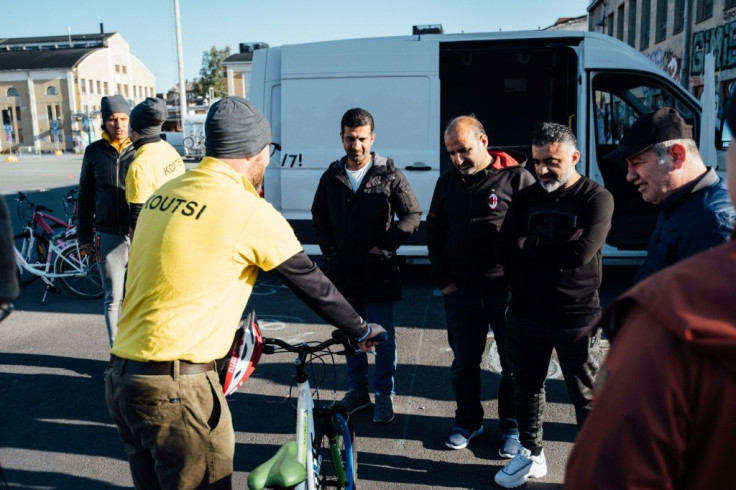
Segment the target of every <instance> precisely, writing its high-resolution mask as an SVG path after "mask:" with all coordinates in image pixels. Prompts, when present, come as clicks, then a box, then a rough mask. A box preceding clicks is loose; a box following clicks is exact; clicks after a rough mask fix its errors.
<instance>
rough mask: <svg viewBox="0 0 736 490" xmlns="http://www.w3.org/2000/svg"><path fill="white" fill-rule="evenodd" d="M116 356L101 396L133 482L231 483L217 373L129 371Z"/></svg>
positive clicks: (151, 485)
mask: <svg viewBox="0 0 736 490" xmlns="http://www.w3.org/2000/svg"><path fill="white" fill-rule="evenodd" d="M119 361H122V359H114V360H113V361H111V362H110V365H108V368H107V370H106V372H105V398H106V401H107V407H108V410H109V411H110V414H111V415H112V418H113V419H114V421H115V423H116V424H117V426H118V431H119V432H120V436H121V437H122V439H123V442H124V443H125V452H126V454H127V457H128V462H129V463H130V470H131V473H132V476H133V482H134V484H135V487H136V488H138V489H146V490H149V489H159V488H160V489H229V488H231V479H232V473H233V456H234V454H235V432H234V430H233V424H232V419H231V416H230V409H229V408H228V406H227V402H226V401H225V397H224V396H223V394H222V387H221V386H220V382H219V380H218V377H217V373H216V372H215V371H214V370H212V371H207V372H200V373H195V374H179V373H178V369H177V370H176V371H177V372H176V373H172V375H144V374H132V373H128V372H125V370H124V365H123V364H122V363H121V362H119ZM175 362H177V363H178V361H175Z"/></svg>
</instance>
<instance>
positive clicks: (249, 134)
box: [204, 97, 271, 158]
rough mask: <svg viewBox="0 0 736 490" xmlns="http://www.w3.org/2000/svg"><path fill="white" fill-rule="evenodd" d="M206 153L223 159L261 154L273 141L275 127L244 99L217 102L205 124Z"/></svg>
mask: <svg viewBox="0 0 736 490" xmlns="http://www.w3.org/2000/svg"><path fill="white" fill-rule="evenodd" d="M204 134H205V149H206V151H205V154H206V155H207V156H212V157H221V158H245V157H252V156H255V155H258V153H260V152H261V150H263V148H264V147H265V146H266V145H267V144H269V143H270V142H271V126H270V125H269V124H268V121H267V120H266V117H265V116H264V115H263V113H262V112H261V111H260V109H258V107H256V106H255V104H253V103H252V102H250V101H249V100H246V99H244V98H243V97H225V98H224V99H220V100H218V101H217V102H215V103H214V104H213V105H212V107H210V110H209V112H208V113H207V120H206V121H205V123H204Z"/></svg>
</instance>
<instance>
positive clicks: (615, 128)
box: [591, 73, 699, 250]
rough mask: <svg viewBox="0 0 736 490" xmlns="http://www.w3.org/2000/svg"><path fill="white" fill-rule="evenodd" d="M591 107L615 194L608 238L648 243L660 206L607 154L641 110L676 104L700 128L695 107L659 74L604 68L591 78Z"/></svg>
mask: <svg viewBox="0 0 736 490" xmlns="http://www.w3.org/2000/svg"><path fill="white" fill-rule="evenodd" d="M591 93H592V95H593V97H592V100H591V105H592V108H591V109H592V110H591V114H592V117H593V119H594V122H595V131H594V132H593V133H594V134H593V137H594V139H595V152H594V155H592V156H594V157H595V160H596V161H597V163H598V170H599V171H600V175H601V177H602V179H603V185H605V187H606V189H608V191H609V192H611V194H613V199H614V206H615V207H614V213H613V220H612V223H611V231H610V233H609V234H608V240H607V242H608V243H609V244H610V245H613V246H615V247H618V248H619V249H620V250H636V249H642V248H646V245H647V242H648V240H649V235H650V234H651V232H652V229H653V228H654V224H655V222H656V219H657V214H658V212H659V209H658V208H657V207H656V206H654V205H653V204H650V203H646V202H644V200H643V199H642V198H641V195H640V194H639V191H638V190H637V189H636V187H634V185H633V184H631V183H629V182H627V181H626V173H627V169H626V166H625V165H623V164H621V163H617V162H611V161H607V160H605V159H604V158H603V157H604V155H606V154H607V153H609V152H610V151H612V150H614V149H615V148H616V147H617V146H618V145H619V144H620V143H621V139H622V138H623V136H624V134H625V132H626V130H627V129H628V128H629V127H630V126H631V125H632V124H633V123H634V121H636V120H637V119H638V118H639V117H641V116H642V115H644V114H646V113H648V112H651V111H653V110H656V109H658V108H660V107H674V108H675V109H677V110H678V111H679V112H680V114H682V116H683V118H685V120H686V121H687V122H688V123H689V124H692V125H693V134H694V135H696V138H697V134H698V125H699V121H698V120H697V119H696V117H695V113H696V112H695V108H693V107H691V106H690V105H688V103H687V102H686V101H685V100H681V99H680V98H679V96H678V95H676V93H675V92H674V91H673V90H671V89H670V88H669V87H667V86H666V85H664V84H663V83H662V81H661V80H654V79H652V78H649V77H645V76H637V75H635V74H631V73H600V74H597V75H594V76H593V78H592V92H591Z"/></svg>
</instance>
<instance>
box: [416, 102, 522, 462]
mask: <svg viewBox="0 0 736 490" xmlns="http://www.w3.org/2000/svg"><path fill="white" fill-rule="evenodd" d="M445 145H446V147H447V151H448V153H449V154H450V159H451V160H452V164H453V167H454V168H452V169H451V170H450V171H449V172H446V173H445V174H443V175H442V176H441V177H440V178H439V180H438V181H437V185H436V187H435V190H434V195H433V197H432V204H431V205H430V208H429V213H428V215H427V233H428V247H429V259H430V261H431V262H432V274H433V277H434V281H435V283H436V285H437V287H439V288H440V289H441V290H442V294H443V296H444V300H445V312H446V316H447V339H448V341H449V344H450V348H451V349H452V352H453V355H454V359H453V361H452V368H451V379H452V388H453V391H454V393H455V401H456V402H457V410H456V412H455V426H454V428H453V429H452V430H451V432H450V435H449V437H448V439H447V441H446V442H445V445H446V446H447V447H449V448H451V449H462V448H465V447H466V446H467V445H468V443H469V442H470V440H471V439H472V438H474V437H476V436H478V435H480V434H482V433H483V406H482V405H481V402H480V390H481V387H480V365H481V360H482V357H483V351H484V349H485V346H486V337H487V336H488V329H489V327H491V328H492V329H493V333H494V337H495V340H496V346H497V348H498V353H499V357H500V358H501V368H502V380H501V386H500V388H499V394H498V411H499V419H500V429H501V432H502V435H503V439H502V441H501V447H500V448H499V454H500V455H501V456H503V457H507V458H511V457H513V455H514V454H515V453H516V449H517V448H518V446H519V430H518V428H517V424H516V411H515V409H514V380H513V367H512V365H511V362H510V360H509V355H508V351H507V347H506V320H505V316H504V312H505V310H506V305H507V302H508V287H507V283H506V279H505V278H504V274H503V269H502V268H501V266H500V265H499V263H498V246H499V244H498V232H499V229H500V228H501V223H502V222H503V220H504V216H505V215H506V210H507V209H508V207H509V204H510V203H511V201H512V199H513V198H514V196H515V195H516V193H517V192H518V191H519V190H521V189H523V188H524V187H527V186H529V185H531V184H532V183H533V182H534V177H533V176H532V175H531V173H529V172H528V171H527V170H526V169H524V166H523V164H524V162H525V161H526V157H525V156H524V155H522V154H521V153H515V152H509V153H506V152H503V151H500V150H488V149H487V147H488V136H487V135H486V132H485V129H484V128H483V125H482V124H481V123H480V121H479V120H478V119H477V118H475V117H474V116H460V117H457V118H455V119H453V120H452V121H450V123H449V124H448V126H447V129H446V130H445Z"/></svg>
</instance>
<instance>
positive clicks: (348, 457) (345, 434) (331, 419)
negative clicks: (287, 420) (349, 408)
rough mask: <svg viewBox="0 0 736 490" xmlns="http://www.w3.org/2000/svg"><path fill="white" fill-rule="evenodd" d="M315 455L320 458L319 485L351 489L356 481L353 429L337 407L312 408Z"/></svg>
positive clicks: (344, 413) (352, 489) (343, 412)
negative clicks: (313, 409) (313, 410)
mask: <svg viewBox="0 0 736 490" xmlns="http://www.w3.org/2000/svg"><path fill="white" fill-rule="evenodd" d="M314 424H315V437H314V446H315V456H316V457H318V458H320V459H321V464H320V471H319V477H318V478H319V481H318V483H319V488H345V489H347V490H354V489H355V485H356V482H357V481H358V451H357V449H356V447H355V444H356V441H355V431H354V430H353V425H352V423H351V422H350V419H349V417H348V414H347V412H345V410H344V409H343V408H342V407H340V406H335V407H331V408H323V409H315V412H314Z"/></svg>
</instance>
